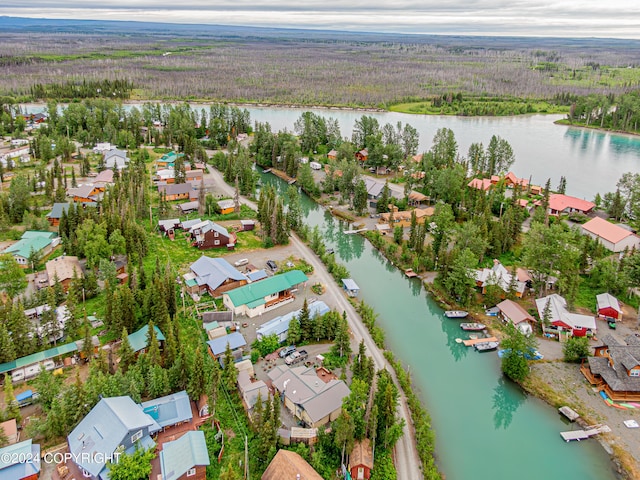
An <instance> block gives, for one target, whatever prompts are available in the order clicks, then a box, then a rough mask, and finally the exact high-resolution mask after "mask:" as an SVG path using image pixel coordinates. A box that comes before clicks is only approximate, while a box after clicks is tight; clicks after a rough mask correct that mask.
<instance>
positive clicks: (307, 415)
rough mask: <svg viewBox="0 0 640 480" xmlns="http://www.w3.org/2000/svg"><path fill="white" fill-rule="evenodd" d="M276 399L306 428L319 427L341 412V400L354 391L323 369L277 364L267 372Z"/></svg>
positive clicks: (332, 419)
mask: <svg viewBox="0 0 640 480" xmlns="http://www.w3.org/2000/svg"><path fill="white" fill-rule="evenodd" d="M268 376H269V379H270V380H271V383H272V386H273V388H274V389H275V390H276V392H277V397H278V398H280V399H282V401H283V402H284V406H285V408H286V409H287V410H289V412H291V414H292V415H293V416H294V417H295V418H297V419H298V420H300V421H301V422H302V424H303V426H305V427H309V428H318V427H320V426H322V425H326V424H327V423H329V422H332V421H334V420H335V419H336V418H338V417H339V416H340V414H341V413H342V400H343V399H344V398H345V397H347V396H348V395H349V394H350V393H351V392H350V390H349V387H348V386H347V384H346V383H345V382H343V381H342V380H338V379H336V378H335V376H334V375H331V374H327V370H326V369H324V368H318V369H316V368H315V367H313V366H311V367H306V366H299V367H293V368H290V367H288V366H286V365H277V366H276V367H274V368H273V370H270V371H269V373H268Z"/></svg>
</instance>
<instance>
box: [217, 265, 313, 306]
mask: <svg viewBox="0 0 640 480" xmlns="http://www.w3.org/2000/svg"><path fill="white" fill-rule="evenodd" d="M307 280H308V278H307V276H306V275H305V274H304V273H303V272H301V271H300V270H291V271H289V272H285V273H282V274H279V275H274V276H273V277H269V278H267V279H264V280H260V281H259V282H254V283H250V284H248V285H245V286H243V287H240V288H236V289H234V290H230V291H228V292H226V293H224V294H223V295H222V300H223V303H224V304H225V306H226V307H227V308H228V309H229V310H231V311H232V312H233V313H234V314H235V315H247V316H248V317H255V316H257V315H262V314H263V313H266V312H268V311H270V310H273V309H275V308H278V307H280V306H283V305H286V304H287V303H290V302H293V301H294V300H295V296H294V293H295V292H296V291H297V289H296V287H297V286H298V285H300V284H304V283H305V282H306V281H307Z"/></svg>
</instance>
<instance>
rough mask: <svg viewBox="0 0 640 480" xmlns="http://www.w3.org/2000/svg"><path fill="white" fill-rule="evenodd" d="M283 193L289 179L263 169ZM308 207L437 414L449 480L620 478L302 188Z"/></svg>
mask: <svg viewBox="0 0 640 480" xmlns="http://www.w3.org/2000/svg"><path fill="white" fill-rule="evenodd" d="M261 181H262V182H263V183H265V184H267V183H268V184H272V185H275V186H276V187H277V188H278V189H279V193H280V194H281V195H282V196H283V197H284V198H286V194H285V193H286V189H287V187H288V185H287V184H286V182H284V181H282V180H280V179H278V178H277V177H275V176H273V175H265V174H262V179H261ZM303 215H304V216H305V223H306V224H308V225H309V226H311V227H313V226H316V225H317V226H319V227H320V229H321V231H322V234H323V237H324V239H325V245H326V246H327V247H331V248H334V250H335V255H336V256H337V257H338V258H337V260H338V261H340V262H341V263H343V264H344V265H346V266H347V268H348V269H349V271H350V273H351V276H352V277H353V278H354V279H355V281H356V282H357V283H358V285H359V286H360V288H361V290H360V298H362V299H364V300H365V301H366V302H367V303H368V304H369V305H371V306H372V307H373V308H374V309H375V310H376V312H377V313H378V314H379V318H378V322H379V324H380V325H381V326H382V327H383V328H384V330H385V332H386V336H387V345H388V347H389V348H390V349H391V350H392V351H393V352H394V353H395V354H396V356H397V357H398V358H399V359H400V360H401V361H402V362H403V364H404V365H407V366H408V367H407V368H409V370H410V372H411V375H412V377H413V380H414V383H415V386H416V388H417V390H418V392H419V393H420V396H421V398H422V399H423V402H424V404H425V406H426V408H427V409H428V411H429V413H430V414H431V418H432V423H433V427H434V429H435V432H436V454H437V463H438V466H439V468H440V469H441V471H442V472H443V473H444V474H445V475H446V477H447V478H449V479H453V480H484V479H487V480H512V479H518V480H529V479H531V480H539V479H542V478H546V479H563V480H564V479H580V480H589V479H593V480H608V479H614V478H616V476H615V474H614V472H613V469H612V463H611V462H610V460H609V456H608V455H607V454H606V453H605V451H604V449H603V448H602V447H601V446H600V445H599V444H598V443H597V442H596V441H595V440H588V441H585V442H580V443H578V442H575V443H565V442H564V441H563V440H562V439H561V437H560V432H561V431H564V430H571V429H572V426H571V425H568V424H566V423H565V422H564V421H563V420H562V419H561V417H560V415H559V414H558V413H557V412H556V410H555V409H553V408H552V407H550V406H548V405H546V404H545V403H543V402H542V401H540V400H538V399H536V398H532V397H529V396H527V395H526V394H524V393H523V392H522V390H521V389H520V388H519V387H517V386H516V385H514V384H512V383H510V382H508V381H506V380H505V379H504V377H503V376H502V374H501V372H500V363H499V359H498V356H497V355H496V353H495V352H491V353H484V354H481V353H477V352H476V351H475V350H473V349H472V348H471V349H470V348H466V347H464V346H462V345H459V344H457V343H456V342H455V339H456V338H457V337H460V336H461V333H462V331H461V330H460V328H459V321H454V320H449V319H447V318H446V317H444V315H443V311H442V310H441V309H440V308H439V307H438V306H437V305H436V303H435V302H434V301H433V300H432V299H431V298H429V296H427V295H426V293H425V290H424V289H423V288H422V285H421V283H420V281H419V280H416V279H414V280H409V279H407V278H405V277H404V275H403V274H402V273H401V272H400V271H399V270H398V269H397V268H395V267H394V266H393V265H391V264H390V262H388V261H387V260H386V259H385V258H383V257H382V256H381V255H380V254H379V253H378V251H377V250H375V249H373V248H372V247H371V245H370V244H369V243H368V242H366V241H365V240H364V238H363V237H361V236H359V235H346V234H344V233H342V230H344V229H348V226H346V225H345V224H344V223H343V222H339V221H337V220H336V219H334V218H333V217H332V216H331V215H330V214H328V213H327V212H325V211H324V210H323V209H322V208H320V207H319V206H318V205H316V204H315V203H314V202H313V201H312V200H310V199H309V198H308V197H306V196H304V195H303Z"/></svg>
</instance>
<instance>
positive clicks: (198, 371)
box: [187, 345, 235, 402]
mask: <svg viewBox="0 0 640 480" xmlns="http://www.w3.org/2000/svg"><path fill="white" fill-rule="evenodd" d="M205 368H206V365H205V360H204V354H203V353H202V349H201V348H200V346H199V345H198V346H197V347H196V350H195V353H194V355H193V362H192V364H191V367H190V368H189V380H188V385H187V392H188V393H189V396H190V397H191V399H192V400H194V401H196V402H197V401H198V400H199V399H200V396H201V395H202V394H203V393H206V391H207V372H206V370H205ZM233 368H235V364H234V365H233Z"/></svg>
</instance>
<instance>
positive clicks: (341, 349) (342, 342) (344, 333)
mask: <svg viewBox="0 0 640 480" xmlns="http://www.w3.org/2000/svg"><path fill="white" fill-rule="evenodd" d="M346 317H347V312H343V316H342V318H341V320H340V322H339V323H338V328H337V329H336V337H335V340H334V345H333V347H331V349H332V351H333V352H334V354H336V355H338V356H339V357H349V355H351V343H350V338H349V325H348V323H347V318H346Z"/></svg>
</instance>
